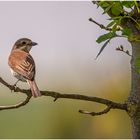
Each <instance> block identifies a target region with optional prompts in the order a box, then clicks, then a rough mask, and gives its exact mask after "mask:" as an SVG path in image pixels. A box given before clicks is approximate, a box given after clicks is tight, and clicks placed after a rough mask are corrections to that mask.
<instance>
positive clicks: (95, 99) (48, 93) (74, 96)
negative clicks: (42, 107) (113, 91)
mask: <svg viewBox="0 0 140 140" xmlns="http://www.w3.org/2000/svg"><path fill="white" fill-rule="evenodd" d="M0 83H2V84H3V85H5V86H6V87H8V88H9V89H10V90H14V92H21V93H24V94H26V95H27V98H26V100H25V101H23V102H21V103H18V104H16V105H11V106H0V110H4V109H14V108H19V107H21V106H24V105H26V104H27V103H28V102H29V101H30V99H31V96H32V95H31V91H30V90H29V89H20V88H19V87H17V88H16V89H15V88H13V86H12V85H10V84H8V83H7V82H6V81H4V80H3V79H2V78H1V77H0ZM40 92H41V94H42V95H43V96H50V97H53V98H54V101H56V100H57V99H59V98H66V99H76V100H83V101H91V102H97V103H100V104H104V105H107V106H108V107H109V108H110V109H111V108H112V109H121V110H125V111H127V104H126V103H116V102H113V101H111V100H107V99H103V98H99V97H90V96H85V95H80V94H62V93H59V92H54V91H40ZM109 108H108V109H105V110H104V111H102V113H101V112H98V113H95V112H94V113H93V112H92V113H91V114H92V115H93V114H95V115H96V114H104V112H106V113H107V112H108V111H109V110H110V109H109ZM81 112H82V111H81ZM82 113H84V111H83V112H82ZM86 114H90V113H87V112H86Z"/></svg>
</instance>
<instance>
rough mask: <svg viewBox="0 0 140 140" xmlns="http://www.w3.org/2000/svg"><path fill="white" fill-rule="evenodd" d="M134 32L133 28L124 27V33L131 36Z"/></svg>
mask: <svg viewBox="0 0 140 140" xmlns="http://www.w3.org/2000/svg"><path fill="white" fill-rule="evenodd" d="M131 34H132V30H131V29H130V28H124V29H123V31H122V35H126V36H130V35H131Z"/></svg>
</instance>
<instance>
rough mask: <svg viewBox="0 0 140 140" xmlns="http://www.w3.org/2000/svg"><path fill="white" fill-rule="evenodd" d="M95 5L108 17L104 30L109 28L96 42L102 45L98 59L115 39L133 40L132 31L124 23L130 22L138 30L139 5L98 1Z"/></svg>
mask: <svg viewBox="0 0 140 140" xmlns="http://www.w3.org/2000/svg"><path fill="white" fill-rule="evenodd" d="M97 5H98V7H101V8H102V9H103V14H108V15H109V16H110V19H109V23H108V25H107V26H106V28H111V30H110V31H108V32H107V33H105V34H103V35H101V36H99V37H98V39H97V40H96V42H97V43H104V44H103V46H102V47H101V49H100V51H99V53H98V55H97V57H98V56H99V55H100V54H101V52H102V51H103V49H104V48H105V47H106V46H107V44H108V43H109V41H110V40H111V39H113V38H115V37H126V38H128V40H129V39H130V40H134V35H133V31H132V29H131V28H129V27H128V26H127V24H126V23H127V22H132V23H133V24H134V25H135V27H136V28H137V29H138V30H139V29H140V18H139V17H140V3H139V2H138V1H99V2H98V3H97ZM136 14H137V15H139V16H136ZM135 38H136V37H135ZM97 57H96V58H97Z"/></svg>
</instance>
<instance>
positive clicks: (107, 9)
mask: <svg viewBox="0 0 140 140" xmlns="http://www.w3.org/2000/svg"><path fill="white" fill-rule="evenodd" d="M111 7H112V5H110V6H108V7H107V8H105V9H104V12H103V14H105V13H107V12H108V11H109V10H110V9H111Z"/></svg>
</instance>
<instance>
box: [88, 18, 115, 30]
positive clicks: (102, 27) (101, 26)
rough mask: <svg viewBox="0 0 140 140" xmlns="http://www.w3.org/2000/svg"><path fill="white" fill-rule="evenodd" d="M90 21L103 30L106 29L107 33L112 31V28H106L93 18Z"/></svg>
mask: <svg viewBox="0 0 140 140" xmlns="http://www.w3.org/2000/svg"><path fill="white" fill-rule="evenodd" d="M89 21H91V22H93V23H95V24H96V25H98V26H99V27H100V28H101V29H104V30H107V31H112V28H108V27H105V26H104V25H103V24H100V23H98V22H97V21H95V20H93V19H92V18H89Z"/></svg>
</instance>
